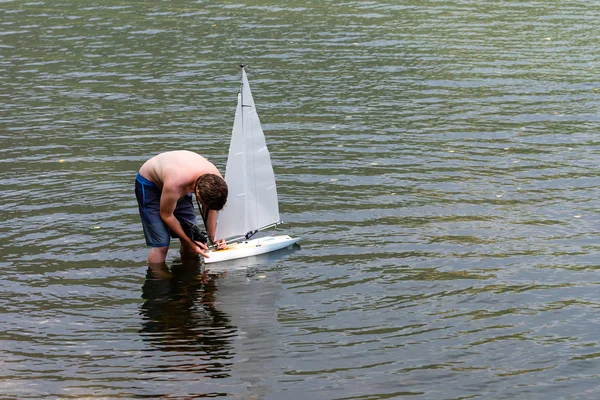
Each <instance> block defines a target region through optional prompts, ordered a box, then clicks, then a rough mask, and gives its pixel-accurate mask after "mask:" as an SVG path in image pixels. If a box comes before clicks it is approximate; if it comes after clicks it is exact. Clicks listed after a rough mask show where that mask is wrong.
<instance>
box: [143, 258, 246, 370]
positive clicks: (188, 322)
mask: <svg viewBox="0 0 600 400" xmlns="http://www.w3.org/2000/svg"><path fill="white" fill-rule="evenodd" d="M218 278H219V275H208V274H206V273H204V272H203V271H202V264H201V262H200V261H198V260H189V261H186V262H182V263H174V264H173V265H172V266H171V268H170V269H169V268H168V267H167V266H166V264H158V265H152V266H150V267H149V268H148V271H147V274H146V281H145V282H144V285H143V287H142V297H143V298H144V299H145V300H146V301H145V302H144V303H143V305H142V306H141V313H142V316H143V318H144V320H143V322H142V329H141V332H140V333H142V336H143V337H144V340H145V341H147V342H149V343H150V344H151V345H152V347H151V350H152V349H154V350H157V351H161V352H168V353H172V352H177V353H180V356H181V357H172V356H163V357H160V359H162V361H161V362H159V363H153V364H154V365H153V367H152V369H153V372H172V371H187V372H193V373H200V374H203V375H205V376H209V377H213V378H218V377H226V376H228V373H229V372H230V370H231V365H232V361H231V360H232V358H233V356H234V348H233V344H232V340H233V338H234V337H235V336H236V334H237V333H236V332H237V329H236V327H235V326H233V325H232V324H231V321H230V317H229V316H228V315H227V314H226V313H224V312H222V311H219V310H218V309H217V308H216V307H215V305H214V304H215V292H216V290H217V289H216V288H217V285H216V282H217V279H218ZM155 359H156V357H155Z"/></svg>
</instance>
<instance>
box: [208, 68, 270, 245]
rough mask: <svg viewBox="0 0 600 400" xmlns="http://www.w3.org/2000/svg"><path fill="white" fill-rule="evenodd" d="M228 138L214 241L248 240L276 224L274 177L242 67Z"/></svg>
mask: <svg viewBox="0 0 600 400" xmlns="http://www.w3.org/2000/svg"><path fill="white" fill-rule="evenodd" d="M240 67H241V68H242V82H241V87H240V91H239V93H238V104H237V108H236V113H235V119H234V123H233V129H232V134H231V143H230V146H229V155H228V158H227V167H226V170H225V181H226V182H227V185H228V186H229V196H228V198H227V204H226V205H225V207H224V208H223V210H222V211H220V212H219V214H218V221H217V232H216V235H215V236H216V239H229V240H231V239H230V238H232V237H234V238H249V237H250V236H252V235H254V234H255V233H256V232H258V231H260V230H263V229H267V228H269V227H272V226H274V225H277V224H279V223H280V219H279V204H278V199H277V187H276V184H275V174H274V172H273V167H272V166H271V156H270V154H269V150H268V149H267V145H266V141H265V137H264V133H263V130H262V127H261V124H260V119H259V117H258V114H257V112H256V107H255V104H254V99H253V97H252V91H251V89H250V85H249V83H248V77H247V75H246V70H245V65H240Z"/></svg>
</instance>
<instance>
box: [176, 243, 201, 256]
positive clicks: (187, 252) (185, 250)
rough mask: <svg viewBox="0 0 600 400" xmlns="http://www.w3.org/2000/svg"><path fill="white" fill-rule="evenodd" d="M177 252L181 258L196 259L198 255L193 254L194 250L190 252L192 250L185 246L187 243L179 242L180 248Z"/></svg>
mask: <svg viewBox="0 0 600 400" xmlns="http://www.w3.org/2000/svg"><path fill="white" fill-rule="evenodd" d="M179 252H180V253H181V258H187V259H190V258H198V256H199V255H198V254H197V253H195V252H194V250H192V248H191V247H190V246H188V245H187V243H185V242H181V246H180V248H179Z"/></svg>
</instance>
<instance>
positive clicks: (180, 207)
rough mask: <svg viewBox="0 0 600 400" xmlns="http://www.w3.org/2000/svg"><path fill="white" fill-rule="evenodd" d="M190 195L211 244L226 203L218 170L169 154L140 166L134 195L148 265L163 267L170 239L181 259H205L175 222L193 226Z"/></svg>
mask: <svg viewBox="0 0 600 400" xmlns="http://www.w3.org/2000/svg"><path fill="white" fill-rule="evenodd" d="M192 193H195V195H196V198H197V199H198V201H199V202H200V204H201V205H202V212H203V213H204V217H205V221H206V230H207V233H208V238H209V240H210V241H211V242H213V243H214V239H215V229H216V227H217V211H218V210H220V209H222V208H223V206H224V205H225V202H226V201H227V193H228V190H227V184H226V183H225V180H223V177H222V176H221V174H220V173H219V170H217V168H216V167H215V166H214V165H213V164H212V163H211V162H209V161H208V160H207V159H205V158H204V157H202V156H201V155H199V154H196V153H193V152H191V151H186V150H178V151H168V152H165V153H161V154H159V155H157V156H154V157H152V158H151V159H149V160H148V161H146V162H145V163H144V165H142V167H141V168H140V171H139V173H138V175H137V177H136V181H135V195H136V198H137V201H138V206H139V212H140V217H141V218H142V225H143V227H144V236H145V238H146V244H147V245H148V246H152V249H151V250H150V253H149V254H148V262H149V263H151V264H154V263H164V262H165V259H166V257H167V252H168V250H169V243H170V241H171V237H178V238H179V241H180V242H181V253H182V255H187V254H194V255H195V254H200V255H202V256H204V257H207V255H206V253H205V250H206V249H207V247H206V246H205V245H204V244H198V243H197V242H193V241H192V240H191V239H190V238H189V237H188V236H187V235H186V234H185V232H184V231H183V228H182V227H181V224H180V223H179V221H178V220H177V218H180V219H184V220H186V221H189V222H192V223H194V224H196V215H195V213H194V206H193V203H192Z"/></svg>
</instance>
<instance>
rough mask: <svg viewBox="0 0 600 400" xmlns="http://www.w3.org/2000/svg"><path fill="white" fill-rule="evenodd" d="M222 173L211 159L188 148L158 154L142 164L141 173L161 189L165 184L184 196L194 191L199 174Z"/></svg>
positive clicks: (219, 174)
mask: <svg viewBox="0 0 600 400" xmlns="http://www.w3.org/2000/svg"><path fill="white" fill-rule="evenodd" d="M204 174H215V175H218V176H221V173H220V172H219V170H218V169H217V167H215V166H214V165H213V164H212V163H211V162H210V161H208V160H207V159H206V158H204V157H202V156H201V155H200V154H196V153H194V152H191V151H187V150H175V151H167V152H165V153H161V154H158V155H156V156H154V157H152V158H151V159H149V160H148V161H146V162H145V163H144V165H142V167H141V168H140V175H142V176H143V177H144V178H146V179H149V180H150V181H151V182H153V183H154V184H155V185H156V186H158V187H159V188H160V189H161V190H162V189H163V186H165V184H166V185H167V186H168V187H169V189H170V190H175V191H176V192H179V193H181V195H180V196H184V195H186V194H187V193H192V192H193V191H194V190H193V189H194V183H195V182H196V179H198V176H200V175H204Z"/></svg>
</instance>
